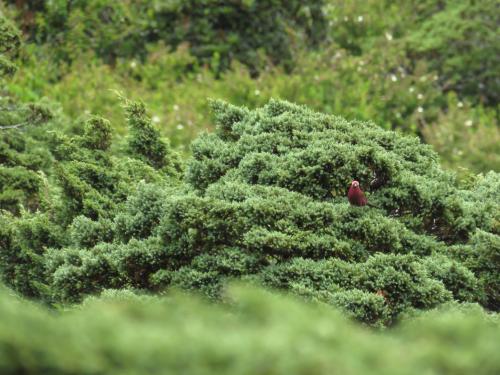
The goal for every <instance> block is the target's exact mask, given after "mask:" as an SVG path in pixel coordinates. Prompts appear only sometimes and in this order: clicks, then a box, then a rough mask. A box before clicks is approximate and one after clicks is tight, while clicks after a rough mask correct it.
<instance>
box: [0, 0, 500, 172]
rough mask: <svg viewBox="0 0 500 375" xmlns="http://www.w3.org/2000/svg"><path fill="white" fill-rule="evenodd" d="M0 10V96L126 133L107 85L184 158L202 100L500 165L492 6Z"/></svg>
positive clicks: (244, 2) (328, 0)
mask: <svg viewBox="0 0 500 375" xmlns="http://www.w3.org/2000/svg"><path fill="white" fill-rule="evenodd" d="M4 3H5V4H4V5H3V6H2V11H3V12H4V13H5V14H7V15H9V16H10V17H11V18H13V19H15V20H16V22H17V24H18V25H19V27H20V28H21V30H22V31H23V36H24V39H25V42H26V43H25V47H24V48H23V49H22V51H21V52H20V53H19V62H20V65H21V69H19V71H18V73H17V75H16V76H15V77H14V79H13V80H10V81H9V82H8V83H7V84H6V85H5V87H4V90H5V91H6V92H7V93H8V94H9V95H13V96H15V97H16V98H18V99H20V100H22V101H37V100H40V99H42V98H44V97H47V98H50V100H51V101H53V102H54V103H57V105H60V110H61V111H62V112H63V113H65V114H66V115H67V116H68V118H71V119H74V118H78V117H80V116H82V114H85V113H87V114H90V113H97V114H100V115H102V116H104V117H105V118H107V119H109V120H110V121H111V124H112V127H113V128H114V129H116V130H117V132H118V133H121V134H124V133H125V120H124V118H123V114H122V111H121V109H120V108H119V106H118V105H117V103H118V98H117V95H116V93H115V91H114V90H117V91H120V92H124V93H126V94H127V95H128V96H130V97H132V99H137V98H141V99H142V100H143V101H144V102H145V103H147V105H148V107H149V108H150V110H151V112H152V117H153V121H154V122H155V123H156V124H157V126H158V127H159V128H160V129H161V131H162V133H163V134H164V135H166V136H168V137H169V138H170V139H171V141H172V144H173V145H174V147H177V148H180V149H183V148H184V149H186V152H187V148H188V145H189V142H190V141H191V140H192V139H193V138H194V137H195V136H196V135H197V134H198V133H199V132H200V131H201V130H204V129H211V127H212V125H211V124H212V121H211V118H208V117H207V115H206V114H207V112H208V111H207V100H206V99H207V97H211V98H222V99H225V100H228V101H229V102H231V103H234V104H239V105H246V106H248V107H250V108H253V107H256V106H259V105H262V104H263V103H266V102H267V101H268V100H269V98H270V97H278V98H282V99H287V100H290V101H292V102H296V103H299V104H307V105H308V106H310V107H312V108H314V109H316V110H319V111H321V112H325V113H332V114H337V115H342V116H344V117H346V118H348V119H361V120H370V121H373V122H375V123H376V124H378V125H379V126H381V127H383V128H386V129H395V130H398V131H402V132H406V133H412V134H416V135H418V136H419V137H421V138H422V139H423V140H424V141H425V142H426V143H429V144H431V145H433V146H434V148H435V149H436V150H437V151H438V153H439V154H440V155H441V157H442V162H443V164H444V165H445V166H447V167H449V168H452V169H454V170H456V171H458V172H459V173H460V174H462V175H464V174H467V170H470V171H472V172H487V171H489V170H491V169H493V170H498V169H499V167H500V156H499V155H500V152H499V151H500V134H499V128H498V121H499V97H498V95H499V92H500V43H498V24H499V23H500V11H499V5H498V2H497V1H495V0H482V1H472V0H442V1H441V0H440V1H436V0H425V1H414V0H411V1H393V0H349V1H342V0H335V1H334V0H309V1H295V0H293V1H289V0H287V1H284V0H281V1H280V0H273V1H259V0H241V1H220V0H189V1H161V0H153V1H149V0H147V1H146V0H126V1H120V2H117V3H115V2H113V3H111V2H109V1H106V0H86V1H76V0H75V1H68V0H54V1H44V2H37V1H24V0H15V1H14V0H8V1H6V2H4ZM70 122H71V121H70V120H68V123H67V124H65V126H66V127H68V128H71V129H73V130H74V131H76V132H78V131H79V130H78V129H79V128H80V129H81V122H80V124H71V123H70Z"/></svg>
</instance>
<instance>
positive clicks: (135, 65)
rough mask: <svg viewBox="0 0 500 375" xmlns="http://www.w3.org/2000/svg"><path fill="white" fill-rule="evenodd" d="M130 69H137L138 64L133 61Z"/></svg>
mask: <svg viewBox="0 0 500 375" xmlns="http://www.w3.org/2000/svg"><path fill="white" fill-rule="evenodd" d="M130 67H131V68H132V69H135V68H136V67H137V63H136V62H135V61H134V60H132V61H131V62H130Z"/></svg>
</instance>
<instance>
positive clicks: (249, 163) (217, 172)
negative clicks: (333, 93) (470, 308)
mask: <svg viewBox="0 0 500 375" xmlns="http://www.w3.org/2000/svg"><path fill="white" fill-rule="evenodd" d="M212 107H213V109H214V112H215V118H216V124H217V127H216V131H215V133H212V134H204V135H201V136H200V138H199V139H198V140H196V141H195V142H194V143H193V146H192V152H193V157H192V159H191V160H189V161H188V163H187V169H186V173H185V183H181V181H180V180H179V176H180V175H179V173H180V171H181V169H180V168H181V166H180V164H179V163H178V162H177V161H176V157H175V154H173V153H172V151H169V149H168V146H167V144H166V143H165V142H164V141H163V140H162V139H161V138H160V136H159V134H158V133H157V132H156V131H155V130H154V128H152V127H151V120H150V118H149V117H147V115H146V114H145V112H144V106H143V105H142V104H139V103H135V102H129V101H127V102H126V103H125V109H126V112H127V118H128V123H129V126H130V128H131V133H130V136H129V137H128V139H127V142H128V146H127V147H125V148H124V153H125V154H124V155H120V156H119V157H118V156H113V155H112V154H111V152H110V144H111V138H110V137H111V134H110V128H109V124H108V123H107V121H106V120H103V119H101V118H91V119H90V120H88V122H87V124H86V127H85V131H84V133H83V135H82V136H75V137H73V138H65V137H61V136H59V137H57V136H56V137H55V140H54V141H53V144H52V150H53V151H52V154H53V156H54V158H55V159H56V164H55V175H54V177H55V181H54V184H55V186H54V187H52V188H51V189H49V191H50V190H52V191H53V193H52V194H53V195H52V197H49V198H47V200H48V201H49V202H51V203H49V204H48V205H47V206H46V207H45V208H44V209H43V210H40V211H38V212H36V213H29V212H26V213H23V214H22V215H21V216H20V217H17V218H16V217H9V216H4V217H3V219H2V220H3V225H2V237H1V238H2V242H1V245H2V252H1V255H2V256H1V258H0V266H1V268H2V273H3V278H4V281H5V282H6V283H7V284H8V285H10V286H11V287H13V288H15V289H16V290H18V291H19V292H21V293H23V294H24V295H27V296H32V297H37V298H41V299H43V300H45V301H47V302H58V301H66V302H77V301H80V300H81V299H82V297H84V296H85V295H87V294H91V293H96V292H99V291H101V290H103V289H106V288H115V289H116V288H137V289H147V290H152V291H155V290H162V289H165V288H169V287H172V286H176V287H180V288H183V289H188V290H200V291H202V292H203V293H204V294H206V295H207V296H209V297H211V298H215V299H218V298H219V297H220V293H221V291H222V288H223V286H224V284H225V283H226V281H227V280H230V279H233V278H244V279H247V280H252V281H253V282H256V283H259V284H262V285H266V286H269V287H272V288H280V289H286V290H290V291H292V292H293V293H296V294H299V295H302V296H304V297H306V298H311V299H313V300H318V301H323V302H326V303H330V304H333V305H335V306H338V307H341V308H343V309H345V310H346V311H347V312H348V314H350V315H352V316H354V317H356V318H358V319H360V320H362V321H364V322H366V323H368V324H371V325H386V324H391V323H393V322H394V321H395V320H396V319H397V318H398V316H399V315H400V314H401V313H402V312H406V311H409V309H414V308H416V309H427V308H431V307H434V306H437V305H439V304H441V303H444V302H447V301H452V300H456V301H460V302H479V303H482V304H483V305H484V306H485V307H488V308H491V309H493V310H497V309H498V305H499V301H498V285H497V283H496V280H495V277H496V273H497V272H496V271H498V266H499V264H498V260H497V259H496V258H497V257H498V251H499V248H498V219H499V218H498V203H497V201H496V194H495V192H497V191H498V189H499V184H500V179H499V177H498V174H496V173H490V174H488V175H487V176H486V177H485V178H484V179H480V180H478V181H477V182H476V183H475V184H474V185H473V187H472V189H471V190H461V189H459V188H458V187H457V186H456V182H455V180H454V177H453V175H452V174H450V173H448V172H444V171H443V170H442V169H441V168H440V166H439V164H438V159H437V156H436V154H435V153H434V152H433V151H432V150H431V149H430V148H429V147H428V146H425V145H422V144H421V143H420V142H419V140H418V139H416V138H408V137H404V136H401V135H398V134H396V133H394V132H391V131H385V130H382V129H380V128H379V127H377V126H376V125H374V124H372V123H363V122H356V121H355V122H348V121H346V120H344V119H342V118H340V117H332V116H328V115H323V114H319V113H315V112H312V111H310V110H309V109H307V108H305V107H299V106H296V105H293V104H290V103H287V102H282V101H271V102H269V103H268V104H267V105H266V106H265V107H263V108H260V109H257V110H254V111H250V110H248V109H246V108H241V107H235V106H232V105H229V104H227V103H225V102H221V101H215V102H213V103H212ZM127 154H128V155H130V156H127ZM168 176H171V177H168ZM354 178H356V179H358V180H359V181H360V182H361V185H362V186H363V187H364V188H365V190H366V191H367V194H369V199H370V201H371V202H372V203H374V204H375V205H377V207H378V208H357V207H352V206H349V204H348V203H347V201H346V199H345V189H346V186H348V185H349V182H350V181H351V180H352V179H354ZM49 194H50V193H49ZM470 249H472V251H471V250H470ZM479 249H484V250H480V251H479ZM476 255H477V256H476ZM485 262H486V263H485Z"/></svg>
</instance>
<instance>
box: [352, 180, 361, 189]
mask: <svg viewBox="0 0 500 375" xmlns="http://www.w3.org/2000/svg"><path fill="white" fill-rule="evenodd" d="M351 186H352V187H353V188H359V182H358V181H356V180H354V181H353V182H351Z"/></svg>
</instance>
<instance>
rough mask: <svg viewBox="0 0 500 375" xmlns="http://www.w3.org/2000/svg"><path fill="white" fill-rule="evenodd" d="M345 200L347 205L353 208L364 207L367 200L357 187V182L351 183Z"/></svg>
mask: <svg viewBox="0 0 500 375" xmlns="http://www.w3.org/2000/svg"><path fill="white" fill-rule="evenodd" d="M347 199H348V200H349V203H351V204H352V205H354V206H366V204H367V203H368V200H367V199H366V197H365V194H364V193H363V190H361V188H360V187H359V182H357V181H353V182H352V183H351V187H350V188H349V192H348V193H347Z"/></svg>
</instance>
